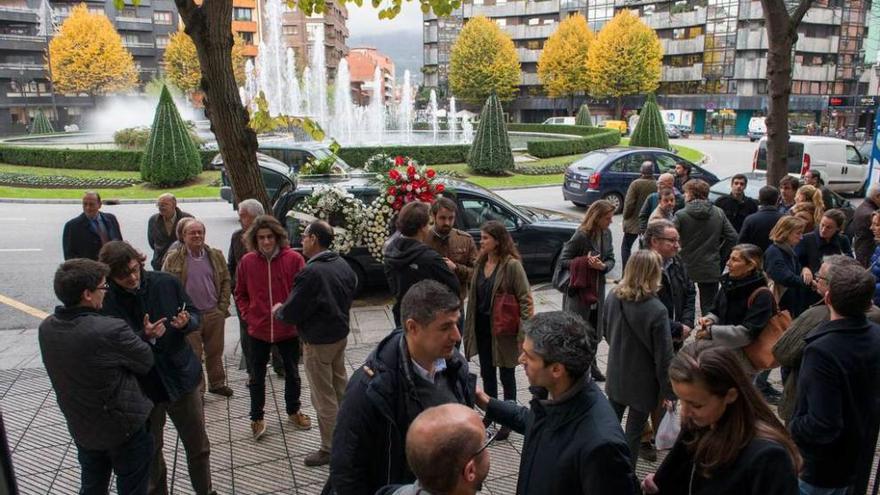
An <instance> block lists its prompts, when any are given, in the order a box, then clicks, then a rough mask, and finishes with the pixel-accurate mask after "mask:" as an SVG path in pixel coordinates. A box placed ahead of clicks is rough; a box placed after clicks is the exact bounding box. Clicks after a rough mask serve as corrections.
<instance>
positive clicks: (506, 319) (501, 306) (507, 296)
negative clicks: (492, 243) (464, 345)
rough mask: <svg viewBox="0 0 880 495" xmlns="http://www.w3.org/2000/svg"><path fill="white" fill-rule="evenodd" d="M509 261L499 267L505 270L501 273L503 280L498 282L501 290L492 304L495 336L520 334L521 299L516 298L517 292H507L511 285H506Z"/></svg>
mask: <svg viewBox="0 0 880 495" xmlns="http://www.w3.org/2000/svg"><path fill="white" fill-rule="evenodd" d="M509 263H510V260H508V261H507V263H505V264H504V266H499V267H498V268H502V269H503V270H504V271H503V272H502V274H501V277H502V281H501V282H500V283H499V284H498V287H499V288H500V289H501V290H500V291H499V292H498V293H497V294H495V298H494V299H495V300H494V301H493V304H492V335H494V336H495V337H501V336H516V335H517V334H519V325H520V315H519V299H517V298H516V294H511V293H509V292H507V290H508V289H509V287H505V284H506V283H507V280H506V279H507V277H506V276H505V275H506V274H507V265H508V264H509ZM496 270H497V268H496Z"/></svg>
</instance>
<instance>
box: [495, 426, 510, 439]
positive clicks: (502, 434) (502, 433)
mask: <svg viewBox="0 0 880 495" xmlns="http://www.w3.org/2000/svg"><path fill="white" fill-rule="evenodd" d="M508 437H510V428H508V427H506V426H502V427H501V429H499V430H498V434H497V435H495V441H496V442H503V441H504V440H507V438H508Z"/></svg>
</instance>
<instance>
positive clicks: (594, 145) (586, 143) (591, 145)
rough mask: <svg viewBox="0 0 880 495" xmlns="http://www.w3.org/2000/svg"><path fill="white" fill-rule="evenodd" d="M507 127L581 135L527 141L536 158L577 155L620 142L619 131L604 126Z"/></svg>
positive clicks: (525, 125)
mask: <svg viewBox="0 0 880 495" xmlns="http://www.w3.org/2000/svg"><path fill="white" fill-rule="evenodd" d="M507 128H508V129H509V130H511V131H514V132H543V133H554V134H568V135H573V136H581V139H566V140H561V141H557V140H553V141H551V140H547V141H541V140H537V141H529V142H528V151H529V154H530V155H532V156H536V157H538V158H550V157H554V156H564V155H578V154H581V153H588V152H590V151H593V150H597V149H600V148H607V147H609V146H615V145H617V144H620V132H618V131H617V130H616V129H606V128H604V127H586V126H580V125H544V124H509V125H508V126H507Z"/></svg>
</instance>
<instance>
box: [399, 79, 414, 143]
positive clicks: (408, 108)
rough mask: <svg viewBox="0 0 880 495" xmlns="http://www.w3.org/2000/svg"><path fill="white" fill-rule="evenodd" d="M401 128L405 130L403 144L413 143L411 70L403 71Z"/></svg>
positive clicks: (400, 109) (400, 111)
mask: <svg viewBox="0 0 880 495" xmlns="http://www.w3.org/2000/svg"><path fill="white" fill-rule="evenodd" d="M398 117H399V119H400V120H399V122H398V126H399V128H401V129H403V142H404V143H410V142H411V141H412V130H413V128H412V120H413V93H412V83H411V82H410V74H409V70H405V71H403V90H402V91H401V94H400V106H399V107H398Z"/></svg>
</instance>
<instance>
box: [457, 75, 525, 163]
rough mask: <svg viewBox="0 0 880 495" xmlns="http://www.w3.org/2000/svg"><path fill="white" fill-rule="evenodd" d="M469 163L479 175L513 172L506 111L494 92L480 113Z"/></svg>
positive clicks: (469, 154) (469, 153)
mask: <svg viewBox="0 0 880 495" xmlns="http://www.w3.org/2000/svg"><path fill="white" fill-rule="evenodd" d="M467 163H468V167H469V168H470V169H471V170H473V171H474V172H476V173H478V174H486V175H503V174H505V173H507V172H511V171H513V166H514V162H513V152H512V151H511V150H510V136H509V135H508V134H507V126H506V125H504V111H503V110H502V109H501V102H500V101H499V100H498V95H496V94H495V93H494V92H493V93H492V94H491V95H489V98H488V99H487V100H486V104H485V105H483V111H482V112H480V125H479V126H478V127H477V134H476V135H475V136H474V142H473V143H472V145H471V150H470V152H468V161H467Z"/></svg>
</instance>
